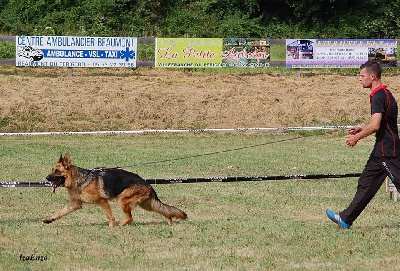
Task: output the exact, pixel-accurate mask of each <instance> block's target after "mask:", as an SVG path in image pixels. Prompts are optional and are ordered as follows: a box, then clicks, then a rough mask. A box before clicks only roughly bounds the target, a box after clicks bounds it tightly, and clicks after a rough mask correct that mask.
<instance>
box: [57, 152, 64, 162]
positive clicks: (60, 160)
mask: <svg viewBox="0 0 400 271" xmlns="http://www.w3.org/2000/svg"><path fill="white" fill-rule="evenodd" d="M63 160H64V158H63V157H62V153H61V154H60V158H58V163H62V161H63Z"/></svg>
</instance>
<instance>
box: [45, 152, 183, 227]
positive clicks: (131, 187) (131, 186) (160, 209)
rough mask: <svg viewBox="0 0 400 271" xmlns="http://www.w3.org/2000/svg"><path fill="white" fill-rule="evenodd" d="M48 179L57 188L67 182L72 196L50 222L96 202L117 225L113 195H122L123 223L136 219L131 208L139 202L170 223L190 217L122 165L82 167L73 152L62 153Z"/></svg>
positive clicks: (111, 223)
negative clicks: (73, 156) (111, 203)
mask: <svg viewBox="0 0 400 271" xmlns="http://www.w3.org/2000/svg"><path fill="white" fill-rule="evenodd" d="M46 179H47V180H48V181H50V182H51V184H52V191H53V192H55V189H56V188H57V187H59V186H65V188H67V190H68V193H69V197H70V202H69V204H68V205H67V206H65V207H64V208H63V209H62V210H60V211H59V212H58V213H56V214H54V215H53V216H51V217H50V218H46V219H43V222H44V223H47V224H48V223H51V222H53V221H55V220H57V219H59V218H61V217H62V216H64V215H67V214H69V213H71V212H72V211H75V210H77V209H80V208H82V204H83V203H92V204H99V205H100V206H101V207H102V208H103V210H104V212H105V214H106V216H107V219H108V225H109V226H110V227H113V226H114V224H115V218H114V216H113V214H112V212H111V208H110V205H109V203H108V201H109V200H111V199H113V198H118V202H119V205H120V206H121V208H122V211H123V212H124V213H125V219H124V220H123V221H121V222H120V223H119V225H120V226H125V225H127V224H129V223H131V222H132V220H133V219H132V213H131V211H132V209H133V208H135V207H136V206H140V207H142V208H143V209H145V210H147V211H153V212H156V213H159V214H161V215H163V216H164V217H165V218H166V219H167V222H168V224H169V225H170V226H171V225H172V218H179V219H182V220H185V219H187V215H186V214H185V213H184V212H183V211H181V210H179V209H178V208H175V207H173V206H169V205H167V204H164V203H162V202H161V201H160V199H159V198H158V196H157V194H156V192H155V191H154V189H153V187H151V185H150V184H148V183H147V182H146V181H145V180H144V179H142V178H141V177H140V176H138V175H137V174H135V173H132V172H128V171H125V170H123V169H120V168H105V169H102V168H98V169H83V168H79V167H77V166H74V165H72V164H71V158H70V155H69V153H66V154H65V155H64V157H63V156H62V154H61V155H60V158H59V160H58V162H57V163H56V164H55V166H54V167H53V169H52V172H51V174H49V175H48V176H47V177H46Z"/></svg>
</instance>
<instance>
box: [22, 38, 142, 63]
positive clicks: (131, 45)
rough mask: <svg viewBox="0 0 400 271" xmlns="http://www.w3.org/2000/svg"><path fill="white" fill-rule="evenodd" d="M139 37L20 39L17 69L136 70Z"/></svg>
mask: <svg viewBox="0 0 400 271" xmlns="http://www.w3.org/2000/svg"><path fill="white" fill-rule="evenodd" d="M136 55H137V38H128V37H72V36H16V66H48V67H112V68H125V67H126V68H128V67H129V68H131V67H136Z"/></svg>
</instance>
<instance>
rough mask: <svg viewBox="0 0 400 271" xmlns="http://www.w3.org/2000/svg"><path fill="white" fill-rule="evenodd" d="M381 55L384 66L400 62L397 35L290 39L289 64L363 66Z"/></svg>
mask: <svg viewBox="0 0 400 271" xmlns="http://www.w3.org/2000/svg"><path fill="white" fill-rule="evenodd" d="M369 59H377V60H379V61H380V62H381V64H382V66H383V67H394V66H397V41H396V40H395V39H287V40H286V67H287V68H328V67H330V68H349V67H359V66H360V65H361V64H364V63H365V62H366V61H368V60H369Z"/></svg>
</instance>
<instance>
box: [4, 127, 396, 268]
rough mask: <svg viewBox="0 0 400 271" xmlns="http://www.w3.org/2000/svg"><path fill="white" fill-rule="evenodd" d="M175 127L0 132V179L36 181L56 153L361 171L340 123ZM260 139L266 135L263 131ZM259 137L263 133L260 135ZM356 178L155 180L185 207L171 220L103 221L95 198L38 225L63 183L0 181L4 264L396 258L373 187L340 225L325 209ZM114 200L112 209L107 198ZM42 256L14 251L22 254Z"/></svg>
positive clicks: (141, 216)
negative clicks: (302, 129) (139, 131)
mask: <svg viewBox="0 0 400 271" xmlns="http://www.w3.org/2000/svg"><path fill="white" fill-rule="evenodd" d="M297 136H298V134H296V133H279V134H278V133H275V134H262V133H259V134H254V133H249V134H246V133H243V134H185V135H167V134H150V135H135V136H127V135H109V136H52V137H50V136H36V137H0V140H1V144H0V165H1V167H2V168H1V171H0V180H1V181H9V180H14V181H41V180H44V177H45V176H46V175H47V174H48V173H49V172H50V168H51V166H52V165H53V164H54V163H55V162H56V160H57V158H58V156H59V153H60V152H62V153H64V152H66V151H69V152H70V153H71V156H72V159H73V162H74V163H75V164H76V165H78V166H82V167H95V166H120V165H132V164H140V163H145V162H149V161H159V160H164V159H172V158H179V157H185V156H190V155H198V154H207V153H210V152H216V151H226V150H230V149H234V148H239V147H245V146H251V145H256V144H264V143H265V145H264V146H259V147H252V148H251V147H249V148H244V149H242V150H238V151H231V152H224V153H220V154H213V155H204V156H199V157H196V158H190V159H180V160H175V161H171V162H167V163H160V164H152V165H142V166H136V167H132V168H129V169H130V170H132V171H135V172H137V173H139V174H140V175H142V176H143V177H145V178H169V177H207V176H248V175H250V176H254V175H276V174H313V173H351V172H360V171H361V170H362V168H363V165H364V163H365V161H366V159H367V156H368V154H369V151H370V148H371V147H372V141H371V140H365V141H363V142H360V143H359V144H358V145H357V146H356V147H355V148H352V149H350V148H347V147H346V146H345V144H344V139H343V134H321V133H314V134H310V135H309V136H307V137H305V138H303V139H296V140H290V141H286V142H281V143H278V141H279V140H282V139H290V138H294V137H297ZM268 142H270V143H268ZM267 143H268V144H267ZM356 185H357V180H356V179H355V178H346V179H321V180H288V181H259V182H234V183H197V184H174V185H172V184H171V185H155V186H154V188H155V190H156V191H157V193H158V195H159V197H160V198H161V199H162V200H163V201H164V202H165V203H168V204H171V205H174V206H177V207H179V208H181V209H183V210H184V211H185V212H187V213H188V216H189V220H187V221H178V222H177V223H175V224H174V225H173V226H172V227H169V226H168V225H167V223H166V222H165V220H164V219H163V218H162V217H161V216H159V215H157V214H154V213H149V212H145V211H143V210H141V209H138V210H135V211H134V213H133V214H134V223H133V224H131V225H129V226H126V227H115V228H111V229H110V228H108V223H107V221H106V218H105V215H104V214H103V212H102V210H101V209H100V208H99V207H97V206H84V208H83V209H82V210H79V211H76V212H74V213H72V214H70V215H68V216H66V217H64V218H62V219H61V220H58V221H56V222H54V223H52V224H50V225H45V224H43V223H42V222H41V219H43V218H44V217H48V216H49V215H51V214H53V213H54V212H56V211H58V210H59V209H61V208H62V207H64V206H65V205H66V204H67V202H68V196H67V194H66V191H65V190H64V189H63V188H60V189H58V190H57V191H56V193H55V194H52V193H51V192H50V188H0V202H1V209H2V211H1V220H0V244H1V246H0V262H1V264H0V269H2V270H336V269H338V270H395V269H398V268H400V260H399V259H398V257H396V256H395V255H396V253H397V252H398V247H399V240H400V239H399V238H398V232H399V229H400V219H399V218H398V208H397V207H396V204H394V203H393V201H392V200H391V199H390V198H389V195H388V193H386V192H385V191H384V189H383V188H382V190H381V191H380V192H378V194H377V196H376V197H375V199H374V200H373V201H372V202H371V204H370V205H369V206H368V207H367V209H366V210H365V211H364V212H363V214H362V215H361V216H360V218H359V219H358V220H357V221H356V222H355V223H354V225H353V228H352V229H351V230H346V231H345V230H339V229H338V228H337V227H336V226H335V225H334V224H333V223H332V222H330V221H329V220H328V219H327V218H326V216H325V213H324V212H325V210H326V208H332V209H333V210H340V209H342V208H344V207H346V204H348V203H349V202H350V200H351V198H352V196H353V195H354V192H355V189H356ZM112 209H113V210H114V214H115V216H116V218H117V220H119V219H121V218H122V216H123V215H122V212H121V211H120V210H119V208H118V206H117V204H116V202H112ZM32 254H35V255H38V256H46V260H45V261H21V260H20V255H23V256H30V255H32Z"/></svg>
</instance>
